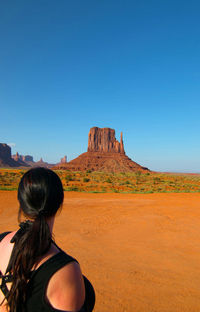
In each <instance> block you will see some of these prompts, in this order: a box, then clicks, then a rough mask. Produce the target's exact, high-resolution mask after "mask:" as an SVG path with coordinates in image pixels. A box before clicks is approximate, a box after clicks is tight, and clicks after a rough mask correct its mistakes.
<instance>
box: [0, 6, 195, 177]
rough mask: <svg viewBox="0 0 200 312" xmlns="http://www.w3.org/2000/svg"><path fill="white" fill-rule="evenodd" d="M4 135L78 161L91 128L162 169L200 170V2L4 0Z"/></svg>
mask: <svg viewBox="0 0 200 312" xmlns="http://www.w3.org/2000/svg"><path fill="white" fill-rule="evenodd" d="M0 38H1V48H0V142H3V143H13V144H14V145H15V146H13V147H12V152H13V153H15V152H16V151H18V152H19V153H20V154H30V155H33V156H34V159H35V160H36V161H37V160H39V158H40V157H43V159H44V161H48V162H54V163H56V162H59V160H60V158H61V157H63V156H64V155H67V157H68V159H69V160H71V159H73V158H75V157H76V156H78V155H79V154H80V153H83V152H85V151H86V150H87V140H88V132H89V129H90V128H91V127H93V126H98V127H110V128H113V129H115V130H116V137H117V139H119V137H120V132H121V131H123V134H124V145H125V150H126V154H127V155H128V156H129V157H130V158H132V159H133V160H134V161H136V162H138V163H139V164H141V165H143V166H147V167H149V168H150V169H152V170H157V171H189V172H200V144H199V141H200V140H199V137H200V122H199V119H200V2H199V1H194V0H190V1H184V0H182V1H177V0H173V1H171V0H163V1H162V0H156V1H154V0H145V1H143V0H141V1H135V0H129V1H127V0H101V1H94V0H84V1H83V0H77V1H76V0H73V1H69V0H54V1H53V0H34V1H33V0H28V1H27V0H17V1H16V0H9V1H1V2H0Z"/></svg>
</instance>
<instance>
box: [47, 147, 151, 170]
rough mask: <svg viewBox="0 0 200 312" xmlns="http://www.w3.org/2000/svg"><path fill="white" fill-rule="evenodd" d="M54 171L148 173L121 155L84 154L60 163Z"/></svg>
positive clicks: (144, 168)
mask: <svg viewBox="0 0 200 312" xmlns="http://www.w3.org/2000/svg"><path fill="white" fill-rule="evenodd" d="M53 169H56V170H58V169H59V170H70V171H87V170H91V171H101V172H126V173H127V172H133V171H141V172H146V171H149V169H148V168H146V167H142V166H140V165H139V164H137V163H136V162H134V161H132V160H131V159H130V158H129V157H128V156H126V155H125V154H121V153H103V152H86V153H83V154H81V155H79V156H78V157H77V158H75V159H73V160H71V161H70V162H68V163H65V164H64V163H60V164H58V165H56V166H55V167H53Z"/></svg>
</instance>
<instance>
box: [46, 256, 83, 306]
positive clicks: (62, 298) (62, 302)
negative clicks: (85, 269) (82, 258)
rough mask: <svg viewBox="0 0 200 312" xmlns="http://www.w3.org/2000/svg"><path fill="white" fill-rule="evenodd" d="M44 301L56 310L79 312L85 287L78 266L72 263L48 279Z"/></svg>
mask: <svg viewBox="0 0 200 312" xmlns="http://www.w3.org/2000/svg"><path fill="white" fill-rule="evenodd" d="M46 299H47V301H48V302H49V304H50V305H51V306H52V307H53V308H56V309H60V310H64V311H65V310H66V311H79V310H80V309H81V307H82V306H83V304H84V301H85V286H84V280H83V276H82V272H81V269H80V266H79V264H78V263H77V262H75V261H73V262H71V263H69V264H67V265H65V266H64V267H63V268H61V269H60V270H58V271H57V272H56V273H55V274H54V275H53V276H52V278H51V279H50V281H49V284H48V287H47V292H46Z"/></svg>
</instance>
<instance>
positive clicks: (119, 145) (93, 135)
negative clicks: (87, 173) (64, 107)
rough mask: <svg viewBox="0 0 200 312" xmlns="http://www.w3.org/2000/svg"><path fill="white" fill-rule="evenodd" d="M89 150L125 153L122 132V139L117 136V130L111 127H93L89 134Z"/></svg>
mask: <svg viewBox="0 0 200 312" xmlns="http://www.w3.org/2000/svg"><path fill="white" fill-rule="evenodd" d="M87 151H88V152H103V153H108V152H109V153H122V154H125V151H124V144H123V139H122V133H121V140H120V142H118V141H117V140H116V138H115V130H114V129H110V128H98V127H93V128H91V129H90V132H89V135H88V150H87Z"/></svg>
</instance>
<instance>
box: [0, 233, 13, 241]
mask: <svg viewBox="0 0 200 312" xmlns="http://www.w3.org/2000/svg"><path fill="white" fill-rule="evenodd" d="M9 233H11V232H4V233H1V234H0V242H1V241H2V239H3V238H4V237H6V235H8V234H9Z"/></svg>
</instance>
